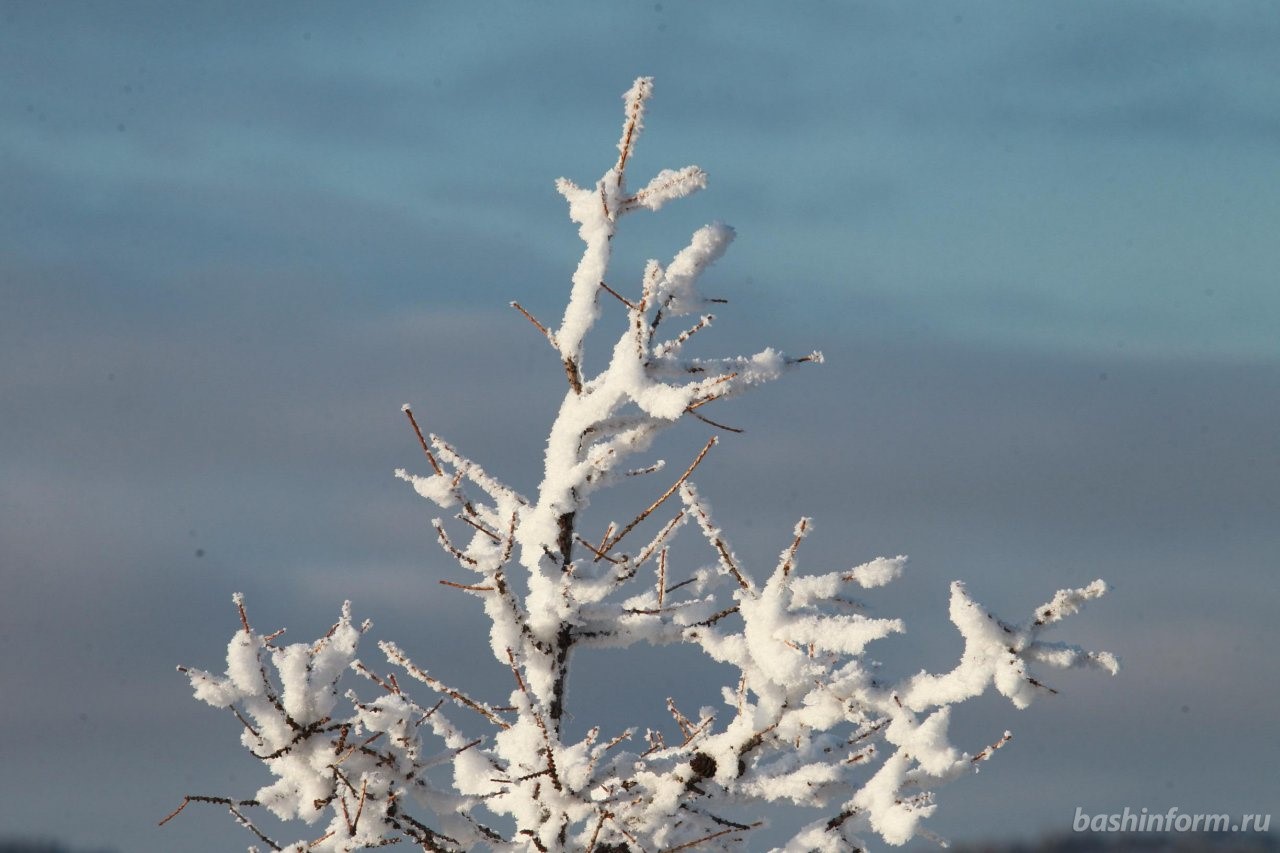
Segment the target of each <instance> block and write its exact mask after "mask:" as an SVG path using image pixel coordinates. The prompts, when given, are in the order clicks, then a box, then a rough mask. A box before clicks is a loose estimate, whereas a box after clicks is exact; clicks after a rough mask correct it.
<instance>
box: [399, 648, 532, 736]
mask: <svg viewBox="0 0 1280 853" xmlns="http://www.w3.org/2000/svg"><path fill="white" fill-rule="evenodd" d="M378 647H379V648H381V649H382V653H383V654H385V655H386V656H387V658H388V659H389V660H390V661H391V662H392V663H396V664H399V665H400V666H402V667H404V670H405V672H407V673H409V674H410V675H412V676H413V677H414V678H416V679H418V680H419V681H421V682H422V683H423V684H425V685H427V686H428V687H430V688H431V689H432V690H435V691H436V692H438V693H443V694H444V695H446V696H448V697H449V698H450V699H452V700H453V701H455V702H457V703H458V704H459V705H463V706H465V707H467V708H470V709H471V710H473V711H475V712H476V713H477V714H479V715H480V716H482V717H484V718H485V719H486V720H488V721H489V722H491V723H493V724H494V725H495V726H497V727H498V728H500V729H509V728H511V724H510V723H508V722H507V721H506V720H504V719H502V718H501V717H499V716H498V715H497V714H495V713H494V712H493V709H492V708H490V707H489V706H488V705H486V704H484V703H482V702H477V701H476V700H474V699H472V698H471V697H470V696H468V695H467V694H465V693H463V692H462V691H461V690H456V689H454V688H452V687H450V686H449V685H447V684H445V683H444V682H442V681H441V680H440V679H438V678H435V677H433V676H431V675H429V674H427V671H426V670H424V669H422V668H421V667H419V666H418V665H417V664H415V663H414V662H413V661H411V660H409V658H408V656H407V655H406V654H405V653H404V652H402V651H400V649H399V647H397V646H396V645H395V644H394V643H390V642H385V641H384V642H382V643H379V644H378Z"/></svg>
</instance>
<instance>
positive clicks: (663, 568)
mask: <svg viewBox="0 0 1280 853" xmlns="http://www.w3.org/2000/svg"><path fill="white" fill-rule="evenodd" d="M669 550H670V549H669V548H663V549H662V551H661V552H660V553H659V554H658V609H659V610H661V609H662V601H663V599H664V598H666V593H667V552H668V551H669Z"/></svg>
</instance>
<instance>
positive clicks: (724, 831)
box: [659, 821, 760, 853]
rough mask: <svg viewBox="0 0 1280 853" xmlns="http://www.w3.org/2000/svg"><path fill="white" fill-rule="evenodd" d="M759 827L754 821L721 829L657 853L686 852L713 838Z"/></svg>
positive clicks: (757, 822) (758, 823) (758, 822)
mask: <svg viewBox="0 0 1280 853" xmlns="http://www.w3.org/2000/svg"><path fill="white" fill-rule="evenodd" d="M759 825H760V821H756V822H755V823H753V824H751V825H749V826H745V827H742V826H734V827H730V828H728V829H722V830H720V831H719V832H713V833H711V834H710V835H704V836H702V837H701V838H695V839H693V840H692V841H686V842H685V843H684V844H677V845H676V846H675V847H664V848H662V850H661V851H659V853H676V851H677V850H688V849H689V848H691V847H697V846H698V845H699V844H702V843H704V842H707V841H710V840H712V839H713V838H719V837H720V836H722V835H729V834H730V833H733V832H743V831H745V830H748V829H755V828H756V827H757V826H759Z"/></svg>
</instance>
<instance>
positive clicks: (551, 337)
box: [511, 302, 558, 349]
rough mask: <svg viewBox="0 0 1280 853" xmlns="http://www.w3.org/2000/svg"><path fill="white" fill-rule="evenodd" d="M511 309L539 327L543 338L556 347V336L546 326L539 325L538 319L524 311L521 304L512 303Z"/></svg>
mask: <svg viewBox="0 0 1280 853" xmlns="http://www.w3.org/2000/svg"><path fill="white" fill-rule="evenodd" d="M511 307H512V308H514V309H516V310H517V311H519V312H520V313H521V314H523V315H524V316H525V319H526V320H528V321H529V322H530V323H532V324H533V325H534V326H535V327H537V329H538V331H539V332H542V334H543V336H544V337H545V338H546V339H547V342H548V343H550V344H551V345H552V346H553V347H554V346H556V338H555V335H553V334H552V333H551V330H550V329H548V328H547V327H546V326H544V325H542V324H541V323H539V322H538V319H537V318H536V317H534V316H533V315H532V314H530V313H529V312H528V311H526V310H524V306H523V305H521V304H520V303H519V302H512V303H511ZM557 349H558V347H557Z"/></svg>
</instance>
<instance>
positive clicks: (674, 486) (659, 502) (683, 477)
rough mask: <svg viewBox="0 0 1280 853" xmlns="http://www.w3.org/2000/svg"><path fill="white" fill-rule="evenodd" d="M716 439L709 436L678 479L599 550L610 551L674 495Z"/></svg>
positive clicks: (700, 462) (714, 443)
mask: <svg viewBox="0 0 1280 853" xmlns="http://www.w3.org/2000/svg"><path fill="white" fill-rule="evenodd" d="M718 441H719V439H718V438H717V437H716V436H714V435H713V436H711V438H710V439H708V441H707V443H706V444H705V445H704V446H703V448H702V450H700V451H698V455H697V456H696V457H695V458H694V460H693V462H691V463H690V464H689V467H688V468H686V469H685V471H684V473H683V474H681V475H680V479H678V480H676V481H675V482H674V483H672V484H671V488H669V489H667V490H666V491H665V492H663V493H662V496H661V497H659V498H658V499H657V500H656V501H654V502H653V503H651V504H649V506H648V507H647V508H646V509H645V510H644V511H643V512H641V513H640V514H639V515H637V516H636V517H635V518H634V519H633V520H632V521H631V523H630V524H628V525H627V526H626V527H624V528H622V532H621V533H619V534H618V535H617V536H614V537H613V538H612V539H611V540H609V541H608V542H607V543H605V545H604V546H602V547H601V548H600V550H601V551H602V552H606V553H607V552H609V551H612V550H613V549H614V548H615V547H617V544H618V543H619V542H621V541H622V538H623V537H624V536H626V535H627V534H628V533H630V532H631V531H632V530H634V529H635V527H636V525H638V524H639V523H640V522H642V521H644V520H645V519H646V518H648V517H649V515H650V514H651V513H652V512H653V511H654V510H655V509H657V508H658V507H660V506H662V504H663V503H664V502H665V501H666V500H667V498H669V497H671V496H672V495H674V494H675V493H676V489H678V488H680V486H681V485H683V484H684V481H685V480H687V479H689V475H690V474H692V473H693V469H695V468H697V467H698V466H699V465H700V464H702V460H703V458H704V457H705V456H706V455H707V452H708V451H709V450H711V448H712V447H714V446H715V445H716V442H718Z"/></svg>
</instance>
